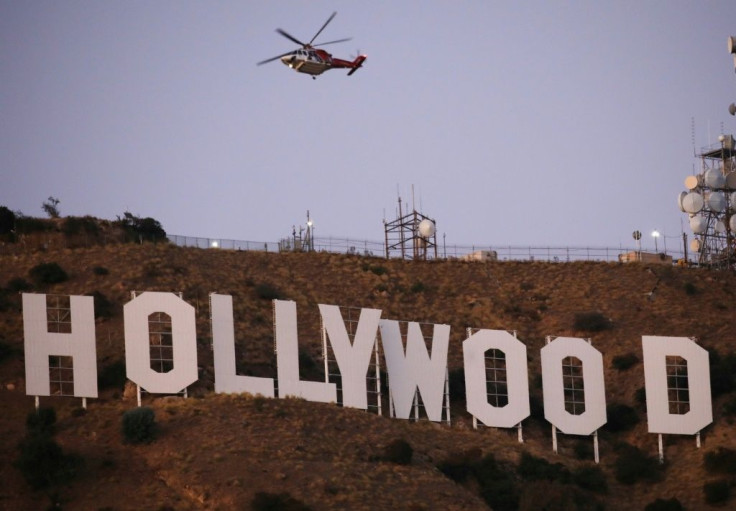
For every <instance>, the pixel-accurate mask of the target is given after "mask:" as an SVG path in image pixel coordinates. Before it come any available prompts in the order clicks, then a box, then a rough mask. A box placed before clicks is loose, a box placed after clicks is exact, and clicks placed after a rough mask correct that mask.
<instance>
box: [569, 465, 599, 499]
mask: <svg viewBox="0 0 736 511" xmlns="http://www.w3.org/2000/svg"><path fill="white" fill-rule="evenodd" d="M572 482H573V483H575V484H576V485H578V486H579V487H580V488H582V489H584V490H588V491H592V492H595V493H608V481H606V474H604V473H603V470H602V469H601V467H599V466H597V465H596V466H583V467H580V468H579V469H577V470H575V471H574V472H573V474H572Z"/></svg>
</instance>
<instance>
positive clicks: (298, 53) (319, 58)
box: [257, 12, 367, 79]
mask: <svg viewBox="0 0 736 511" xmlns="http://www.w3.org/2000/svg"><path fill="white" fill-rule="evenodd" d="M336 15H337V12H333V13H332V15H331V16H330V17H329V18H328V19H327V21H325V23H324V25H322V28H320V29H319V30H318V31H317V33H316V34H314V37H312V39H311V40H310V41H309V42H308V43H303V42H302V41H300V40H299V39H297V38H296V37H294V36H293V35H291V34H289V33H288V32H286V31H285V30H283V29H280V28H277V29H276V32H278V33H279V34H281V35H282V36H284V37H285V38H287V39H288V40H289V41H292V42H294V43H296V44H298V45H301V48H300V49H298V50H293V51H289V52H286V53H282V54H281V55H277V56H275V57H271V58H270V59H266V60H262V61H261V62H258V64H257V65H259V66H260V65H262V64H267V63H269V62H273V61H274V60H281V62H283V63H284V64H285V65H287V66H289V67H290V68H291V69H293V70H294V71H296V72H298V73H306V74H308V75H311V76H312V79H316V78H317V75H321V74H322V73H324V72H325V71H329V70H330V69H349V70H350V71H348V76H350V75H352V74H353V73H355V72H356V71H357V70H358V69H360V68H361V66H362V65H363V62H365V59H366V58H367V57H366V56H365V55H358V56H357V57H356V58H355V59H354V60H344V59H338V58H334V57H333V56H332V55H331V54H329V53H327V52H326V51H325V50H323V49H321V48H319V47H320V46H325V45H328V44H335V43H342V42H345V41H349V40H350V39H351V38H350V37H348V38H346V39H338V40H336V41H328V42H326V43H321V44H315V45H313V44H312V43H313V42H314V40H315V39H316V38H317V36H319V35H320V34H321V33H322V31H323V30H324V29H325V27H326V26H327V25H328V24H329V23H330V21H332V19H333V18H334V17H335V16H336Z"/></svg>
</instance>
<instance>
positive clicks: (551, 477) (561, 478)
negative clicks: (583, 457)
mask: <svg viewBox="0 0 736 511" xmlns="http://www.w3.org/2000/svg"><path fill="white" fill-rule="evenodd" d="M518 472H519V475H520V476H521V478H522V479H524V480H526V481H539V480H547V481H557V482H561V483H567V482H569V481H570V471H569V470H567V468H565V466H564V465H562V464H561V463H554V464H553V463H550V462H549V461H547V460H545V459H544V458H537V457H536V456H533V455H531V454H529V453H526V452H525V453H522V455H521V461H520V462H519V468H518Z"/></svg>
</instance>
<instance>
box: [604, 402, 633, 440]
mask: <svg viewBox="0 0 736 511" xmlns="http://www.w3.org/2000/svg"><path fill="white" fill-rule="evenodd" d="M606 417H607V418H608V422H607V423H606V425H605V428H606V430H608V431H610V432H611V433H618V432H620V431H629V430H630V429H632V428H633V427H634V426H636V425H637V424H638V423H639V414H638V413H636V410H634V409H633V408H632V407H630V406H628V405H625V404H622V403H612V404H610V405H608V406H607V407H606Z"/></svg>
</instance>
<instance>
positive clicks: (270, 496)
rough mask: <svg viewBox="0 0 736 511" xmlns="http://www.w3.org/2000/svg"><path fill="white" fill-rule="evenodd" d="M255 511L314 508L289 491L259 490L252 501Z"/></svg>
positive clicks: (301, 510) (286, 510)
mask: <svg viewBox="0 0 736 511" xmlns="http://www.w3.org/2000/svg"><path fill="white" fill-rule="evenodd" d="M250 508H251V509H252V510H253V511H311V509H312V508H310V507H309V506H307V505H306V504H304V503H303V502H301V501H300V500H297V499H295V498H294V497H292V496H291V495H289V494H288V493H268V492H258V493H256V494H255V496H254V497H253V500H252V501H251V503H250Z"/></svg>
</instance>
